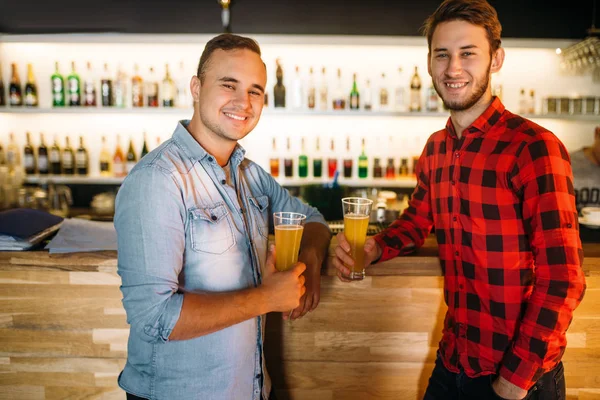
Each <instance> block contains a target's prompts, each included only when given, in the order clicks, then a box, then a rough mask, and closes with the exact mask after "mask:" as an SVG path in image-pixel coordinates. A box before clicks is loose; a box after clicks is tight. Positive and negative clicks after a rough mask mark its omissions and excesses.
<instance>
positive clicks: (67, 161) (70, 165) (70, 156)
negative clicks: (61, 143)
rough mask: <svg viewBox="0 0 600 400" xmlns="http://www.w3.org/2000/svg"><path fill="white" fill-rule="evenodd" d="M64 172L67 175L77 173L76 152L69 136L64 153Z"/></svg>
mask: <svg viewBox="0 0 600 400" xmlns="http://www.w3.org/2000/svg"><path fill="white" fill-rule="evenodd" d="M62 172H63V174H65V175H73V174H74V173H75V152H74V151H73V148H72V147H71V142H70V140H69V137H68V136H67V137H66V139H65V147H64V148H63V151H62Z"/></svg>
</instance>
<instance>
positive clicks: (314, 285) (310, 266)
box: [283, 254, 321, 320]
mask: <svg viewBox="0 0 600 400" xmlns="http://www.w3.org/2000/svg"><path fill="white" fill-rule="evenodd" d="M300 256H302V254H300ZM303 261H305V263H306V264H307V267H306V270H305V271H304V277H305V278H306V281H305V286H306V292H305V293H304V295H303V296H302V297H301V298H300V305H299V306H298V307H297V308H296V309H294V311H293V312H292V313H291V314H283V319H286V320H287V319H288V318H291V319H292V320H294V319H297V318H301V317H303V316H304V315H305V314H306V313H307V312H309V311H312V310H314V309H315V308H317V306H318V305H319V301H320V299H321V265H317V264H319V260H318V259H317V258H316V257H315V258H313V259H311V260H308V259H304V258H303Z"/></svg>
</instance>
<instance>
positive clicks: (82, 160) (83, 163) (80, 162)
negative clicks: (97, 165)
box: [75, 152, 87, 168]
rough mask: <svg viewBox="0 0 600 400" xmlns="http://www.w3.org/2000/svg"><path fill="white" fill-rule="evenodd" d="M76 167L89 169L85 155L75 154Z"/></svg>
mask: <svg viewBox="0 0 600 400" xmlns="http://www.w3.org/2000/svg"><path fill="white" fill-rule="evenodd" d="M75 165H77V168H85V167H87V157H86V155H85V153H80V152H77V154H75Z"/></svg>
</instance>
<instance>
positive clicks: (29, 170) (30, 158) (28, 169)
mask: <svg viewBox="0 0 600 400" xmlns="http://www.w3.org/2000/svg"><path fill="white" fill-rule="evenodd" d="M35 164H36V163H35V152H34V150H33V146H32V145H31V135H30V134H29V132H27V142H26V143H25V147H24V148H23V167H24V168H25V173H26V174H27V175H33V174H35V169H36V168H35V167H36V165H35Z"/></svg>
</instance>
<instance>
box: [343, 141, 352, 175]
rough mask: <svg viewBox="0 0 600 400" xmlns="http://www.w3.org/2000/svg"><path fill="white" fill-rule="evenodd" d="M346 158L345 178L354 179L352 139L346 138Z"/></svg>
mask: <svg viewBox="0 0 600 400" xmlns="http://www.w3.org/2000/svg"><path fill="white" fill-rule="evenodd" d="M346 157H347V158H345V159H344V178H352V158H351V157H350V138H349V137H347V138H346Z"/></svg>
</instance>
